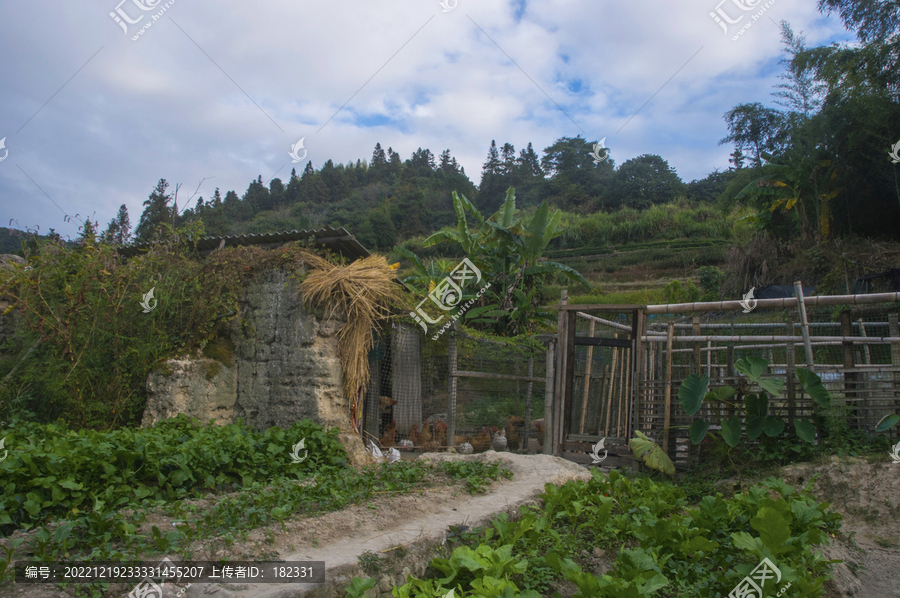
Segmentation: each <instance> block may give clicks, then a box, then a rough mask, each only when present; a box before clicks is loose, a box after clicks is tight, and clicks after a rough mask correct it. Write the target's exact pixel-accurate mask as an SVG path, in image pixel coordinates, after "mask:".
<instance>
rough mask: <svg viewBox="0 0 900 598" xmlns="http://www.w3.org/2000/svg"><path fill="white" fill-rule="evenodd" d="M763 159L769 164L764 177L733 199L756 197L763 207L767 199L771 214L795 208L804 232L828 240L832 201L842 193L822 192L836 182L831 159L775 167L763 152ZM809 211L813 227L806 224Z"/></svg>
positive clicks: (834, 190)
mask: <svg viewBox="0 0 900 598" xmlns="http://www.w3.org/2000/svg"><path fill="white" fill-rule="evenodd" d="M763 157H764V158H765V159H766V160H767V161H769V164H768V165H767V166H766V170H767V171H768V172H767V174H765V175H763V176H761V177H759V178H757V179H756V180H754V181H751V182H750V183H749V184H747V186H746V187H744V188H743V189H742V190H741V191H740V193H738V194H737V196H736V197H735V199H743V198H745V197H755V198H757V199H761V200H762V201H763V203H764V204H765V203H768V202H769V200H770V198H771V199H774V201H771V203H769V205H768V206H766V207H765V208H764V209H768V211H769V212H770V213H774V212H775V211H776V210H778V209H779V208H781V210H782V211H783V212H785V213H788V212H790V211H791V210H792V209H793V208H794V207H795V206H796V207H797V212H798V213H799V215H800V220H801V225H802V226H803V227H805V228H806V229H807V230H810V229H812V230H815V231H816V233H817V234H818V236H819V238H820V239H822V240H827V239H828V237H829V236H830V234H831V229H832V226H831V221H832V209H831V201H832V200H833V199H834V198H835V197H837V196H838V195H840V193H841V192H842V191H843V190H844V188H843V187H839V188H837V189H832V190H830V191H827V192H826V191H825V189H827V187H828V186H829V184H830V183H833V182H834V181H835V180H837V177H838V171H837V166H836V164H834V163H833V161H832V160H814V161H813V162H812V163H810V162H809V161H808V160H807V159H806V158H802V159H800V163H799V164H795V165H788V164H776V163H774V162H772V159H773V157H772V156H771V155H769V154H766V153H765V152H763ZM820 175H821V176H820ZM820 181H821V182H820ZM820 187H821V188H820ZM785 192H787V194H786V195H785ZM776 196H780V197H776ZM809 211H812V212H813V215H814V218H815V221H816V224H815V225H813V224H811V223H810V222H809Z"/></svg>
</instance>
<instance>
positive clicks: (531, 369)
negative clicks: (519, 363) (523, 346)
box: [519, 353, 534, 455]
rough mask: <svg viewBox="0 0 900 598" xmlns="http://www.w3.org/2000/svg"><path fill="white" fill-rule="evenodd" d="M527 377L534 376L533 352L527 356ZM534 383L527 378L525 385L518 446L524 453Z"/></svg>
mask: <svg viewBox="0 0 900 598" xmlns="http://www.w3.org/2000/svg"><path fill="white" fill-rule="evenodd" d="M528 377H529V378H533V377H534V353H532V354H531V355H529V356H528ZM533 388H534V383H533V382H532V381H531V380H529V381H528V386H526V387H525V431H524V432H523V434H522V444H521V445H519V446H520V448H524V449H525V451H524V453H525V454H526V455H527V454H528V428H530V427H531V391H532V389H533Z"/></svg>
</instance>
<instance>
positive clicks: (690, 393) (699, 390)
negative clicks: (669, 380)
mask: <svg viewBox="0 0 900 598" xmlns="http://www.w3.org/2000/svg"><path fill="white" fill-rule="evenodd" d="M707 388H709V376H708V375H707V374H703V376H698V375H697V374H691V375H689V376H688V377H687V378H686V379H685V381H684V382H682V383H681V388H679V389H678V402H679V403H681V408H682V409H684V412H685V413H687V414H688V415H694V414H695V413H697V411H699V410H700V405H702V404H703V397H705V396H706V389H707Z"/></svg>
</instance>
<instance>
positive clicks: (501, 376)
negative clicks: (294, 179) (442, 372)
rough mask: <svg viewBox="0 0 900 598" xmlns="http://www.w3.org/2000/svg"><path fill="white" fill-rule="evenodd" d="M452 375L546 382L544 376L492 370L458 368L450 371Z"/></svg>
mask: <svg viewBox="0 0 900 598" xmlns="http://www.w3.org/2000/svg"><path fill="white" fill-rule="evenodd" d="M450 375H451V376H456V377H459V378H490V379H492V380H524V381H526V382H546V379H544V378H535V377H533V376H516V375H514V374H492V373H490V372H470V371H467V370H456V371H453V372H450Z"/></svg>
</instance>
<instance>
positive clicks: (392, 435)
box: [380, 421, 397, 449]
mask: <svg viewBox="0 0 900 598" xmlns="http://www.w3.org/2000/svg"><path fill="white" fill-rule="evenodd" d="M380 442H381V448H382V449H389V448H393V447H394V446H396V444H397V423H396V422H394V421H392V422H391V423H390V424H388V427H387V429H386V430H385V431H384V435H383V436H382V437H381V439H380Z"/></svg>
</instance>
